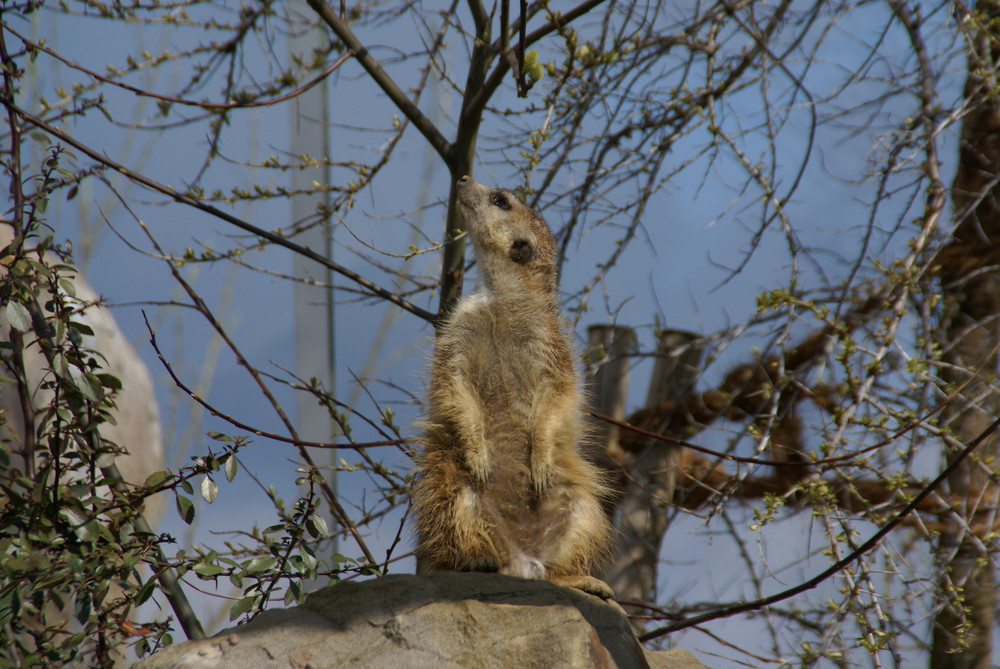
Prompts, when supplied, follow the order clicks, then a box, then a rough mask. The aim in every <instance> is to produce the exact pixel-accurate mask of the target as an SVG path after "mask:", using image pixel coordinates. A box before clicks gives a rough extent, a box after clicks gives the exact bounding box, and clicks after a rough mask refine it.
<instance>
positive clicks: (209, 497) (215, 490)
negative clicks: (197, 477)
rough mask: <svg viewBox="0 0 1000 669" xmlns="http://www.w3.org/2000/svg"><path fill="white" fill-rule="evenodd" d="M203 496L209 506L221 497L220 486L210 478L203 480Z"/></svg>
mask: <svg viewBox="0 0 1000 669" xmlns="http://www.w3.org/2000/svg"><path fill="white" fill-rule="evenodd" d="M201 496H202V498H203V499H204V500H205V501H206V502H208V503H209V504H211V503H212V502H214V501H215V498H216V497H218V496H219V486H218V485H216V483H215V481H213V480H212V479H211V477H209V476H206V477H205V478H203V479H202V480H201Z"/></svg>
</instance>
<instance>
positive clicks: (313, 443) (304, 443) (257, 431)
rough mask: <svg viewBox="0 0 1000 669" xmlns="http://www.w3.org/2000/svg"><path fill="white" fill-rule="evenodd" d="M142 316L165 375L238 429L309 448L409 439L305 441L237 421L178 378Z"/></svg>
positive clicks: (356, 446) (390, 443)
mask: <svg viewBox="0 0 1000 669" xmlns="http://www.w3.org/2000/svg"><path fill="white" fill-rule="evenodd" d="M142 316H143V320H145V321H146V329H147V330H148V331H149V343H150V344H151V345H152V347H153V350H154V351H156V357H157V358H159V360H160V363H161V364H162V365H163V367H164V369H166V370H167V375H168V376H170V378H171V379H172V380H173V382H174V385H176V386H177V387H178V388H180V389H181V390H183V391H184V392H185V393H186V394H187V396H188V397H190V398H191V399H193V400H194V401H195V402H197V403H198V404H200V405H201V406H202V407H204V408H205V409H206V410H207V411H208V412H209V413H210V414H211V415H213V416H215V417H216V418H221V419H222V420H224V421H226V422H227V423H229V424H230V425H233V426H234V427H236V428H239V429H240V430H243V431H245V432H249V433H250V434H253V435H256V436H258V437H264V438H266V439H273V440H274V441H280V442H282V443H285V444H293V445H295V446H308V447H309V448H330V449H338V448H342V449H354V450H362V449H365V448H373V447H377V446H400V445H402V444H405V443H407V442H408V441H410V440H409V439H386V440H383V441H366V442H364V443H357V444H329V443H325V442H319V441H305V440H303V439H293V438H290V437H283V436H281V435H280V434H275V433H273V432H265V431H263V430H260V429H257V428H255V427H253V426H252V425H248V424H247V423H244V422H242V421H239V420H237V419H235V418H233V417H232V416H230V415H229V414H225V413H222V412H221V411H219V410H218V409H216V408H215V407H214V406H212V405H211V404H209V403H208V402H207V401H206V400H205V399H204V398H202V397H201V396H200V395H198V393H196V392H194V391H193V390H191V388H189V387H188V386H187V385H186V384H185V383H184V382H183V381H181V380H180V378H178V376H177V373H176V372H174V368H173V366H172V365H171V364H170V363H169V362H167V359H166V358H165V357H164V355H163V353H162V352H161V351H160V346H159V344H157V343H156V333H155V332H154V331H153V328H152V326H151V325H150V324H149V320H148V319H147V318H146V312H145V311H143V312H142Z"/></svg>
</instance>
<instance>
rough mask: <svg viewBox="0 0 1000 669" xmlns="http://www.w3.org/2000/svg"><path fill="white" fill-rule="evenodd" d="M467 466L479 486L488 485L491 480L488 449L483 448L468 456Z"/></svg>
mask: <svg viewBox="0 0 1000 669" xmlns="http://www.w3.org/2000/svg"><path fill="white" fill-rule="evenodd" d="M466 465H468V467H469V473H470V474H472V480H473V481H475V482H476V483H479V484H484V483H486V482H487V481H488V480H489V478H490V459H489V456H488V455H487V454H486V449H485V448H482V449H479V450H477V451H472V452H469V453H468V454H466Z"/></svg>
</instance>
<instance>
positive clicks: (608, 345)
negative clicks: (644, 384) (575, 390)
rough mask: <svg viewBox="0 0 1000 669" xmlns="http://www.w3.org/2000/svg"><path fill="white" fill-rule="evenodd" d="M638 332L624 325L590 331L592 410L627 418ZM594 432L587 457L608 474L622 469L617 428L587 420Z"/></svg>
mask: <svg viewBox="0 0 1000 669" xmlns="http://www.w3.org/2000/svg"><path fill="white" fill-rule="evenodd" d="M635 346H636V338H635V329H634V328H630V327H627V326H624V325H591V326H590V327H588V328H587V355H586V358H587V378H588V379H589V383H588V384H587V386H588V387H587V391H588V395H589V398H588V399H589V400H590V402H589V405H590V407H591V408H592V409H593V410H594V411H596V412H598V413H602V414H604V415H606V416H611V417H612V418H616V419H618V420H624V419H625V400H626V399H627V396H628V368H629V360H630V358H631V356H632V355H633V354H634V353H635ZM588 426H589V428H590V430H591V434H590V439H588V440H586V442H585V444H586V451H585V452H586V454H587V457H588V458H590V459H591V460H592V461H593V462H596V463H598V464H599V465H601V467H602V468H604V469H606V470H608V471H614V470H616V469H620V467H619V466H618V462H620V457H619V456H621V446H619V444H618V431H619V430H618V428H617V427H616V426H614V425H611V424H609V423H605V422H604V421H602V420H597V419H596V418H592V419H589V420H588Z"/></svg>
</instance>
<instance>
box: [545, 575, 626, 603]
mask: <svg viewBox="0 0 1000 669" xmlns="http://www.w3.org/2000/svg"><path fill="white" fill-rule="evenodd" d="M549 580H550V581H551V582H553V583H555V584H556V585H561V586H562V587H564V588H576V589H577V590H583V591H584V592H586V593H588V594H591V595H595V596H597V597H600V598H601V599H612V598H613V597H614V596H615V591H614V590H612V589H611V586H610V585H608V584H607V583H605V582H604V581H602V580H601V579H599V578H594V577H593V576H586V575H584V574H573V575H568V576H551V577H549Z"/></svg>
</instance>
